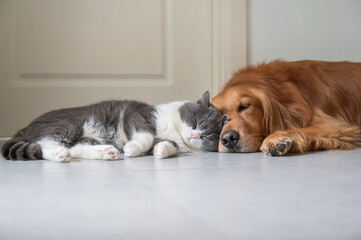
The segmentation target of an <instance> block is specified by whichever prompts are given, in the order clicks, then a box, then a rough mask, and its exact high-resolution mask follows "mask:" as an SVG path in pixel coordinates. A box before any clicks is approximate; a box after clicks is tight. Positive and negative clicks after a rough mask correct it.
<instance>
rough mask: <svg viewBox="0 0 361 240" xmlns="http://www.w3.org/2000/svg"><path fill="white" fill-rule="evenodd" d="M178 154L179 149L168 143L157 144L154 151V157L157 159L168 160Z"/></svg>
mask: <svg viewBox="0 0 361 240" xmlns="http://www.w3.org/2000/svg"><path fill="white" fill-rule="evenodd" d="M177 153H178V148H177V147H176V146H174V144H172V143H171V142H168V141H164V142H160V143H157V144H156V145H155V146H154V149H153V155H154V157H155V158H167V157H171V156H174V155H176V154H177Z"/></svg>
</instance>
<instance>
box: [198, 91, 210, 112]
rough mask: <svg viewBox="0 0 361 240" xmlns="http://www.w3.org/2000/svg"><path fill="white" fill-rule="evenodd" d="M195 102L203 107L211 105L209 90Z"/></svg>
mask: <svg viewBox="0 0 361 240" xmlns="http://www.w3.org/2000/svg"><path fill="white" fill-rule="evenodd" d="M197 103H198V104H199V105H201V106H203V107H206V108H208V107H209V106H210V105H211V101H210V96H209V91H206V92H205V93H203V95H202V97H201V98H200V99H199V100H198V101H197Z"/></svg>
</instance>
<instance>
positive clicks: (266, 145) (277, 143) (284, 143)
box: [261, 136, 292, 156]
mask: <svg viewBox="0 0 361 240" xmlns="http://www.w3.org/2000/svg"><path fill="white" fill-rule="evenodd" d="M291 145H292V140H291V139H290V138H288V137H276V136H270V137H267V138H266V139H265V140H264V141H263V143H262V146H261V150H262V151H263V152H264V153H265V154H267V155H268V156H283V155H286V154H287V152H288V150H290V148H291Z"/></svg>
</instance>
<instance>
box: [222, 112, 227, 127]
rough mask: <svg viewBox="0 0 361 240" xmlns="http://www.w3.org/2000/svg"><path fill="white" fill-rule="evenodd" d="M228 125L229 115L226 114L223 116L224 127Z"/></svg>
mask: <svg viewBox="0 0 361 240" xmlns="http://www.w3.org/2000/svg"><path fill="white" fill-rule="evenodd" d="M226 123H228V115H227V114H224V115H223V116H222V127H223V125H224V124H226Z"/></svg>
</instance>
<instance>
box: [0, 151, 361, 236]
mask: <svg viewBox="0 0 361 240" xmlns="http://www.w3.org/2000/svg"><path fill="white" fill-rule="evenodd" d="M0 239H1V240H7V239H16V240H21V239H36V240H40V239H62V240H63V239H101V240H104V239H157V240H160V239H167V240H168V239H207V240H208V239H317V240H319V239H327V240H329V239H361V149H357V150H354V151H347V152H317V153H309V154H306V155H302V156H301V155H293V156H288V157H272V158H271V157H266V156H264V155H263V154H262V153H252V154H218V153H195V154H188V155H181V156H179V157H177V158H173V159H166V160H154V158H153V157H152V156H147V157H141V158H137V159H126V160H119V161H113V162H111V161H95V160H74V161H72V162H71V163H54V162H49V161H29V162H22V161H6V160H4V159H0Z"/></svg>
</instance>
